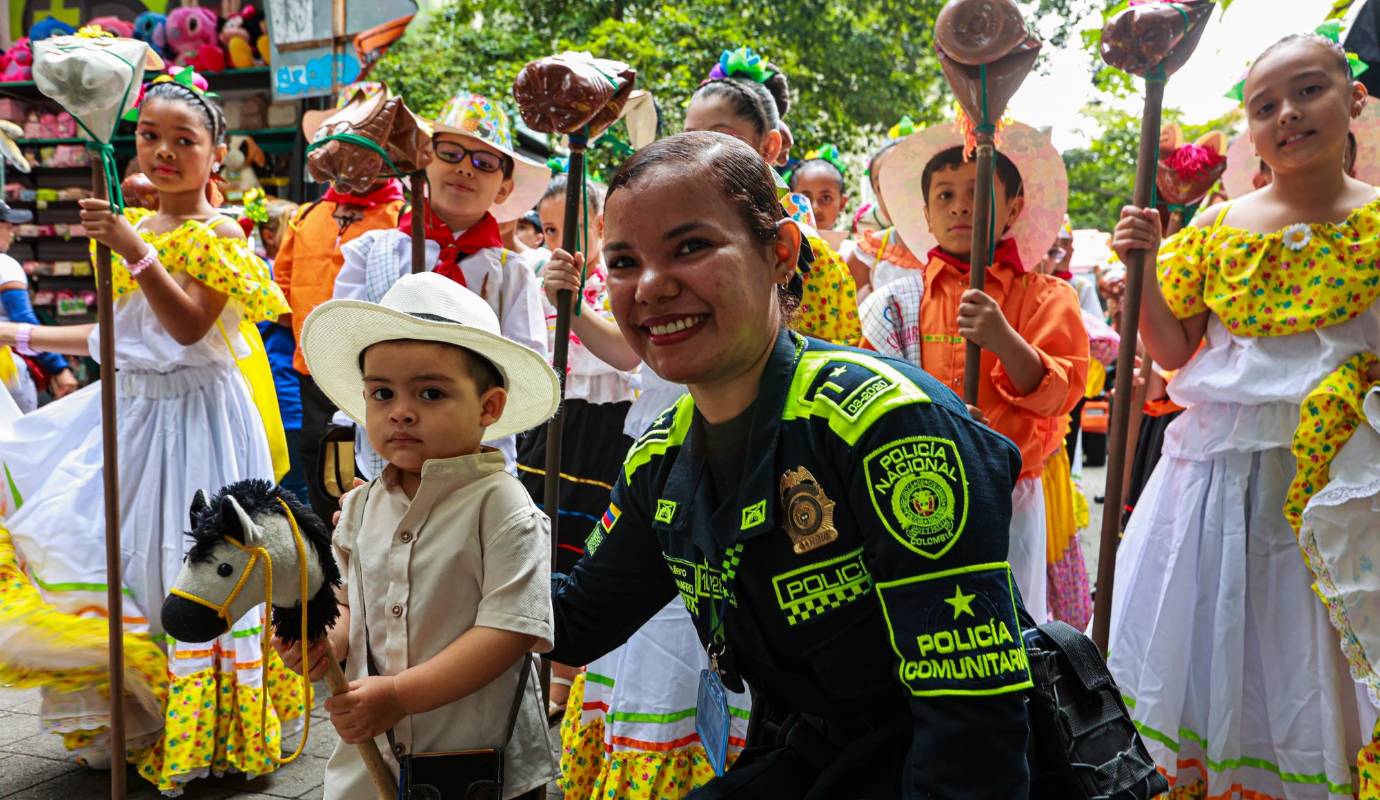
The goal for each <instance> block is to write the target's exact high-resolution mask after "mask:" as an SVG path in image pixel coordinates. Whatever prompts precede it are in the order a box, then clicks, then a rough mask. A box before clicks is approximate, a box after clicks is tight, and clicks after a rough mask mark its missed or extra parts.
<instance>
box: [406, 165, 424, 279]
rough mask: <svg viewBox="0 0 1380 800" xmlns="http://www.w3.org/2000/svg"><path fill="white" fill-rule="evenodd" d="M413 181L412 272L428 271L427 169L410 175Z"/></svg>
mask: <svg viewBox="0 0 1380 800" xmlns="http://www.w3.org/2000/svg"><path fill="white" fill-rule="evenodd" d="M409 177H410V178H411V183H412V187H411V189H412V274H414V275H415V274H417V273H418V272H426V170H422V169H419V170H417V171H416V172H414V173H412V174H411V175H410V176H409Z"/></svg>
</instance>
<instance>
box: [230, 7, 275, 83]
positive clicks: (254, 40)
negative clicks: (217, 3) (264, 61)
mask: <svg viewBox="0 0 1380 800" xmlns="http://www.w3.org/2000/svg"><path fill="white" fill-rule="evenodd" d="M267 39H268V37H267V36H265V35H264V32H263V25H262V24H261V22H260V18H259V11H258V9H256V8H254V6H245V7H244V8H242V9H240V11H239V12H238V13H236V14H232V15H231V16H229V17H226V19H225V24H224V25H223V26H222V27H221V29H220V43H221V45H222V46H223V47H224V48H225V55H226V59H227V60H228V61H229V62H230V65H231V66H233V67H234V68H235V69H246V68H248V67H252V66H254V65H255V63H256V56H257V53H258V52H259V51H262V50H266V49H267V44H266V41H267Z"/></svg>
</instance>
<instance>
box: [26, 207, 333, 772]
mask: <svg viewBox="0 0 1380 800" xmlns="http://www.w3.org/2000/svg"><path fill="white" fill-rule="evenodd" d="M148 213H149V212H146V211H138V210H129V211H127V212H126V215H127V217H128V218H129V219H130V220H131V222H134V223H137V222H138V221H139V220H140V219H142V218H143V217H145V216H147V215H148ZM140 235H141V236H142V238H144V240H145V241H148V242H149V243H150V244H152V245H153V246H154V247H155V248H157V250H158V252H159V256H160V261H161V262H162V263H163V265H164V266H165V268H167V269H168V270H169V271H170V272H171V273H172V274H173V277H174V279H175V280H178V281H186V280H190V279H195V280H198V281H201V282H203V283H205V284H206V285H207V286H210V287H212V288H215V289H217V290H218V291H221V292H223V293H225V294H226V295H227V296H228V297H229V302H228V303H227V304H226V306H225V309H224V310H223V311H222V313H221V316H220V318H219V319H218V320H217V324H216V325H213V326H211V329H210V330H209V331H208V332H207V333H206V335H205V336H204V337H203V338H202V339H200V340H199V341H197V342H195V343H193V344H190V345H182V344H180V343H178V342H176V341H175V340H174V339H173V338H172V336H171V335H169V334H168V332H167V331H166V329H165V328H164V327H163V325H162V324H161V322H160V321H159V320H158V317H157V316H156V314H155V313H154V312H153V310H152V308H151V307H150V306H149V303H148V300H147V299H146V298H145V296H144V294H143V293H142V292H140V291H138V284H136V283H135V282H134V281H133V279H132V278H131V277H130V276H129V274H128V271H127V270H126V269H125V267H124V265H123V264H121V263H120V262H119V260H118V259H115V264H114V272H113V280H114V284H115V289H116V302H115V313H114V328H115V353H116V361H117V367H118V370H119V371H118V372H117V375H116V381H117V387H116V396H117V413H116V419H115V420H114V424H115V427H116V431H117V443H118V448H119V478H120V482H119V486H120V523H121V525H120V534H121V544H122V556H123V558H122V562H123V563H122V578H123V581H122V583H123V587H122V588H123V594H124V600H123V618H124V629H125V637H126V638H125V657H126V675H127V690H128V692H129V694H128V698H129V702H127V703H126V708H127V709H129V711H128V713H127V716H126V720H127V734H128V740H127V741H128V745H129V748H130V749H129V754H128V755H129V761H130V762H131V763H133V764H135V765H136V766H137V768H138V771H139V774H140V775H142V776H143V777H145V778H146V779H147V780H148V781H149V782H150V783H152V784H154V785H155V786H156V787H157V788H158V789H159V790H161V791H163V792H165V793H175V792H177V791H179V790H180V789H181V787H182V785H183V784H185V783H186V782H187V781H189V780H192V779H194V778H197V777H202V776H205V775H211V774H221V773H226V772H236V771H238V772H245V773H249V774H253V775H261V774H264V773H267V772H271V771H273V770H274V769H276V768H277V767H278V765H279V763H280V760H281V756H280V750H281V740H282V738H283V736H285V735H287V734H288V733H291V732H292V731H293V730H294V729H297V728H299V727H300V726H301V724H302V720H303V717H304V716H305V714H306V711H307V704H308V703H309V697H308V696H307V695H306V694H305V693H304V688H303V685H302V683H301V682H300V681H299V680H298V679H297V677H296V676H293V675H289V674H287V673H286V672H285V670H284V668H283V666H282V663H281V661H280V660H279V658H278V656H277V654H276V653H275V652H273V651H272V650H268V651H265V650H264V648H263V646H262V639H261V636H262V633H263V626H264V623H265V618H264V612H263V609H262V608H260V609H256V610H254V611H252V612H250V613H249V614H247V615H246V616H245V617H244V618H243V619H240V620H238V621H237V622H236V623H235V624H234V625H233V626H232V627H231V630H230V632H228V633H227V634H225V635H224V636H221V637H220V638H218V639H217V640H215V641H211V642H203V643H187V642H179V641H175V640H172V639H171V638H169V637H167V636H166V635H164V634H163V632H162V627H161V624H160V623H159V621H158V619H157V615H158V611H159V609H160V607H161V605H162V601H163V598H164V597H165V596H166V594H167V590H168V588H169V587H170V586H171V585H172V582H173V580H174V579H175V578H176V576H177V572H178V570H179V568H180V566H181V561H182V554H183V552H184V550H185V547H186V540H185V536H184V532H185V530H186V527H187V509H188V508H189V506H190V502H191V498H192V495H193V494H194V493H195V492H196V490H198V489H202V490H206V491H208V492H209V491H214V490H216V489H219V488H220V487H222V486H224V485H226V484H228V483H231V482H234V481H237V480H242V479H245V478H263V479H272V478H273V475H274V469H273V461H272V455H271V451H270V447H269V443H268V440H267V436H266V434H265V429H264V426H263V423H262V417H261V415H260V411H259V409H258V408H257V407H256V405H255V402H254V399H253V398H252V397H251V394H250V390H249V388H248V386H247V383H246V379H245V377H244V376H243V375H242V374H241V371H240V369H239V367H238V365H237V362H238V361H241V360H244V359H246V358H248V357H249V355H250V354H251V352H252V348H251V346H252V344H253V343H252V342H247V341H246V340H245V337H243V336H241V335H240V333H239V331H240V328H241V323H242V322H249V323H253V322H255V321H258V320H262V319H273V318H275V317H276V316H277V315H278V314H281V313H284V312H286V311H287V310H288V309H287V304H286V302H285V301H284V299H283V296H282V293H281V292H280V291H279V290H278V288H277V287H276V285H274V284H273V282H272V281H271V280H270V279H269V273H268V268H267V265H266V264H264V263H263V262H262V260H260V259H259V258H257V257H256V256H255V255H254V254H253V252H252V251H251V250H250V249H249V247H248V245H247V243H246V242H244V241H243V240H241V239H238V238H234V239H232V238H223V237H220V236H217V234H216V233H215V231H214V230H213V229H212V227H211V226H209V225H207V224H203V223H199V222H188V223H186V224H184V225H182V226H181V227H179V228H177V229H176V230H174V231H171V232H168V233H163V234H152V233H147V232H141V234H140ZM97 338H98V334H97V333H96V332H93V333H92V335H91V340H90V342H89V344H90V347H91V352H93V353H99V346H98V341H97ZM99 401H100V393H99V387H96V386H91V387H87V388H86V389H83V390H81V391H78V392H76V393H74V394H72V395H70V396H68V397H66V398H64V399H62V400H60V401H57V402H54V403H51V404H49V405H47V406H45V407H43V408H41V409H39V410H38V411H35V412H33V413H31V414H26V415H24V416H22V417H19V418H18V419H13V420H0V462H3V465H4V469H5V471H6V473H7V474H8V476H9V481H8V482H7V485H6V487H5V488H6V495H7V497H6V503H5V508H6V512H5V515H4V518H3V520H0V641H3V642H5V643H6V644H5V646H4V647H3V648H0V684H6V685H16V686H26V687H41V688H42V689H43V705H42V709H41V722H42V724H43V726H44V727H45V728H46V729H48V730H51V731H53V732H54V733H57V734H60V735H62V736H63V739H64V741H65V743H66V744H67V746H68V747H69V748H70V749H72V750H73V751H74V757H76V758H78V759H79V760H80V759H99V758H100V757H101V755H103V753H104V752H105V751H106V750H107V748H106V744H105V742H106V726H107V724H108V720H109V699H108V691H109V683H108V674H107V669H106V663H105V659H106V655H105V653H106V619H107V617H108V612H107V610H106V572H105V543H104V542H105V537H104V528H105V523H104V508H103V499H102V498H103V495H104V492H103V488H102V482H103V477H102V473H103V469H102V464H103V460H102V448H101V413H100V402H99Z"/></svg>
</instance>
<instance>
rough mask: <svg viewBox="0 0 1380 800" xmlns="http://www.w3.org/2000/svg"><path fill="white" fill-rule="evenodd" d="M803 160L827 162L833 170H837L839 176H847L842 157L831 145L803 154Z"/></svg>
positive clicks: (846, 168)
mask: <svg viewBox="0 0 1380 800" xmlns="http://www.w3.org/2000/svg"><path fill="white" fill-rule="evenodd" d="M805 160H806V161H815V160H819V161H827V162H829V163H830V164H833V165H834V169H837V170H838V171H839V174H840V175H847V174H848V167H847V166H845V165H844V163H843V157H842V156H840V155H839V149H838V148H837V147H835V146H834V145H833V144H826V145H821V146H820V147H818V148H816V149H814V150H811V151H810V152H808V153H806V154H805Z"/></svg>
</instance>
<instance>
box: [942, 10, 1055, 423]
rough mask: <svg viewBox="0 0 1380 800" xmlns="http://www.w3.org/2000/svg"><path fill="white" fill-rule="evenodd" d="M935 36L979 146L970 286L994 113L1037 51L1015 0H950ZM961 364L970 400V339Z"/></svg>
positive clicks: (992, 148)
mask: <svg viewBox="0 0 1380 800" xmlns="http://www.w3.org/2000/svg"><path fill="white" fill-rule="evenodd" d="M934 43H935V49H936V50H937V51H938V53H939V64H940V66H941V67H942V68H943V69H944V77H945V78H946V79H948V81H949V86H950V87H951V88H952V89H953V90H954V95H955V96H956V97H957V98H958V102H959V105H961V106H962V107H963V112H964V114H965V115H966V116H967V122H968V123H970V124H971V125H972V133H973V138H972V139H971V140H969V141H968V142H967V146H968V147H969V148H972V149H976V151H977V185H976V187H975V189H976V191H975V192H974V197H973V240H972V250H971V253H970V255H969V262H968V263H969V266H970V270H969V273H968V276H969V286H970V287H971V288H973V289H977V290H978V291H982V290H983V288H984V287H985V286H986V285H987V267H988V266H990V265H991V263H992V250H993V244H995V242H994V238H995V231H993V230H992V213H993V207H992V203H993V201H994V198H993V196H992V189H993V177H994V175H993V173H994V171H995V169H996V131H997V126H996V122H997V120H999V119H1001V116H1002V114H1003V113H1005V111H1006V104H1007V103H1009V102H1010V101H1011V97H1012V96H1013V95H1014V94H1015V93H1016V90H1017V89H1018V88H1020V85H1021V83H1022V82H1023V81H1024V80H1025V77H1026V76H1027V75H1029V74H1030V70H1031V68H1032V67H1033V66H1034V65H1035V58H1036V56H1038V55H1039V53H1040V46H1041V42H1040V39H1039V37H1037V36H1036V35H1035V34H1034V33H1032V32H1031V31H1030V29H1029V28H1027V27H1026V24H1025V20H1024V19H1023V18H1022V17H1021V12H1020V9H1018V8H1017V7H1016V4H1015V2H1014V1H1013V0H949V2H948V3H946V4H945V6H944V8H942V9H941V10H940V12H939V16H938V17H936V18H935V21H934ZM964 358H965V361H964V365H963V399H964V401H965V402H966V403H968V404H969V405H972V406H976V405H977V402H978V385H979V383H980V380H981V371H980V366H981V359H982V350H981V348H979V347H978V346H977V345H976V344H974V343H972V342H969V343H968V346H967V348H966V350H965V355H964Z"/></svg>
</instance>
